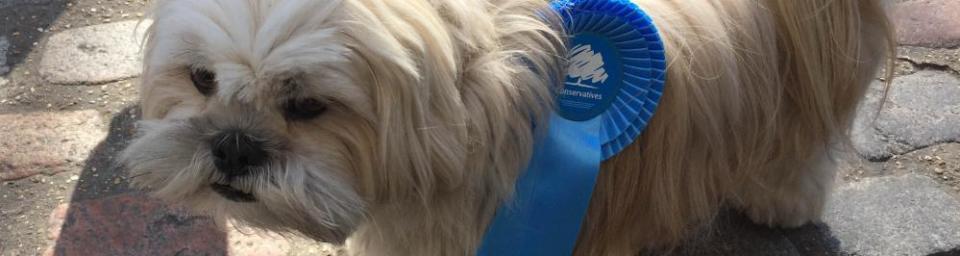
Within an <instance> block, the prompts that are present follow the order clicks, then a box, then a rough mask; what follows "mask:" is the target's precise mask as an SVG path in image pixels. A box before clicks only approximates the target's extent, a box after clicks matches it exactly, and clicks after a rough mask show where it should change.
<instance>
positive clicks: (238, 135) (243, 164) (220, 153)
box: [210, 130, 269, 202]
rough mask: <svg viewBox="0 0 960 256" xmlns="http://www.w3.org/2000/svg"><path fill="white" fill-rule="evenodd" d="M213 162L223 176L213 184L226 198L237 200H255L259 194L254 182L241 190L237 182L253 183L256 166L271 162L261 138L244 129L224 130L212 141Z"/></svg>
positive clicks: (214, 188)
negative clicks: (256, 137)
mask: <svg viewBox="0 0 960 256" xmlns="http://www.w3.org/2000/svg"><path fill="white" fill-rule="evenodd" d="M210 150H211V155H212V156H213V164H214V166H216V167H217V172H218V173H219V174H220V175H217V176H218V177H222V178H220V179H217V180H216V181H215V182H214V183H213V184H210V187H211V188H212V189H213V190H214V191H216V192H217V193H218V194H220V195H221V196H223V197H224V198H226V199H228V200H231V201H235V202H253V201H256V197H255V196H254V195H253V193H252V184H245V186H242V188H241V189H238V188H237V187H236V186H234V185H236V183H238V182H241V183H244V181H246V182H245V183H249V180H250V179H253V178H254V177H248V176H251V174H252V172H253V170H254V169H255V168H258V167H261V166H263V165H264V164H266V163H267V161H268V159H269V157H268V155H267V151H266V150H265V149H264V143H263V142H261V141H258V140H256V139H254V138H253V137H251V136H250V135H248V134H247V133H245V132H243V131H241V130H226V131H223V132H220V133H219V134H217V135H216V136H214V137H213V139H212V140H211V141H210Z"/></svg>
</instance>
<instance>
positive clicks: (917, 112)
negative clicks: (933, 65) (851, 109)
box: [852, 71, 960, 160]
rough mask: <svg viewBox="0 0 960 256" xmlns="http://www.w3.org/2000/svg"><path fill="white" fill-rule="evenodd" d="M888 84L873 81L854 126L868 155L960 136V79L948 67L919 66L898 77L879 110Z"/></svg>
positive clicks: (885, 154) (855, 138)
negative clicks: (944, 69)
mask: <svg viewBox="0 0 960 256" xmlns="http://www.w3.org/2000/svg"><path fill="white" fill-rule="evenodd" d="M882 96H883V85H882V83H880V82H876V83H874V84H873V85H872V86H871V89H870V92H869V93H868V96H867V100H866V101H865V103H864V104H863V105H862V106H860V109H859V110H858V116H857V119H856V120H855V122H854V127H853V131H852V136H853V144H854V147H855V148H856V149H857V151H858V152H859V153H860V154H861V155H862V156H864V157H866V158H869V159H872V160H883V159H887V158H889V157H891V156H893V155H894V154H902V153H906V152H909V151H912V150H915V149H918V148H923V147H927V146H930V145H933V144H938V143H944V142H956V141H958V140H960V128H958V127H960V79H958V78H957V77H956V76H954V75H952V74H950V73H947V72H937V71H919V72H917V73H915V74H912V75H908V76H903V77H898V78H897V79H895V80H894V82H893V85H892V86H891V88H890V90H889V94H888V98H887V99H886V101H885V103H884V104H883V109H882V111H880V113H879V116H878V115H877V112H878V111H877V110H878V109H879V107H880V105H879V103H880V101H881V100H882Z"/></svg>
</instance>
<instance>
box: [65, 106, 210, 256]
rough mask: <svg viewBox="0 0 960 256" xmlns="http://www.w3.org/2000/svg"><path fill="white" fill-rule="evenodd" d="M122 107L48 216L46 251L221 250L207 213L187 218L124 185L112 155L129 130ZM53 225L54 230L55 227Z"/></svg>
mask: <svg viewBox="0 0 960 256" xmlns="http://www.w3.org/2000/svg"><path fill="white" fill-rule="evenodd" d="M136 109H137V108H136V107H127V108H126V109H124V111H121V112H120V114H118V115H116V116H114V117H113V119H112V120H111V122H110V131H109V133H108V135H107V138H106V139H105V140H104V141H102V142H100V144H99V145H97V147H96V148H94V149H93V151H92V152H91V154H90V157H89V158H88V159H87V160H86V162H85V165H84V167H83V171H82V174H81V175H80V180H79V182H78V184H77V186H76V190H75V191H74V193H73V196H72V198H71V199H70V203H69V205H61V207H58V209H56V210H55V211H54V213H53V215H52V216H51V222H53V223H55V224H56V223H58V222H59V223H60V225H54V227H53V229H55V230H51V231H50V233H51V236H52V238H53V239H55V240H56V244H55V245H54V246H53V247H52V248H50V249H48V253H47V254H48V255H51V254H52V255H226V254H227V235H226V233H224V231H223V229H221V228H219V227H217V226H216V225H215V224H214V222H213V221H212V220H211V219H209V218H204V217H192V216H189V215H187V214H186V213H184V212H182V211H179V210H176V209H171V208H169V207H167V206H166V205H165V204H163V203H162V202H159V201H157V200H154V199H151V198H148V197H146V196H145V195H144V193H142V192H139V191H135V190H133V189H130V188H129V184H128V182H127V180H126V179H125V178H126V177H127V172H126V170H124V169H123V168H121V167H119V166H118V165H117V164H116V163H115V157H116V156H117V155H118V153H119V152H120V151H121V150H123V148H124V147H125V146H126V145H127V144H128V143H129V141H130V139H131V138H132V137H133V135H134V124H135V122H136V120H137V116H138V114H137V113H136ZM57 229H58V230H57Z"/></svg>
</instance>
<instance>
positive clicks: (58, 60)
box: [40, 21, 150, 84]
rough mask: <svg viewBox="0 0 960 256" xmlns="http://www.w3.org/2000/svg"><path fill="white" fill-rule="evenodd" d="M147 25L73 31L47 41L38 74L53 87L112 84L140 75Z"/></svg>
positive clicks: (121, 24)
mask: <svg viewBox="0 0 960 256" xmlns="http://www.w3.org/2000/svg"><path fill="white" fill-rule="evenodd" d="M149 24H150V23H149V22H143V23H140V24H139V26H138V21H123V22H116V23H109V24H102V25H95V26H89V27H82V28H76V29H72V30H66V31H63V32H60V33H57V34H55V35H53V36H51V37H50V39H49V41H47V44H46V46H45V49H44V53H43V58H42V60H41V61H40V74H41V75H42V76H43V77H44V78H45V79H46V80H47V81H49V82H52V83H56V84H88V83H103V82H109V81H115V80H119V79H124V78H130V77H134V76H137V75H139V74H140V69H141V56H140V55H141V53H140V42H141V41H142V40H141V39H142V38H143V32H144V31H145V30H146V28H147V27H148V26H149Z"/></svg>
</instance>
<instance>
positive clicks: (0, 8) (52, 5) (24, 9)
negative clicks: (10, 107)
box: [0, 0, 68, 75]
mask: <svg viewBox="0 0 960 256" xmlns="http://www.w3.org/2000/svg"><path fill="white" fill-rule="evenodd" d="M67 2H68V1H67V0H0V41H4V38H5V39H6V44H9V45H8V46H9V48H8V49H7V51H8V52H7V56H6V58H7V62H6V63H0V69H6V68H4V67H15V66H17V65H18V64H20V63H23V62H24V60H25V59H26V58H27V56H28V55H29V54H30V52H32V51H33V50H34V49H35V48H37V47H38V46H37V45H39V43H40V41H41V40H42V39H43V38H44V36H45V35H44V31H45V30H46V29H47V28H49V27H50V25H51V24H53V23H54V22H55V21H56V20H57V19H58V18H60V16H61V15H63V13H64V12H65V11H66V7H67ZM35 43H36V44H35ZM0 44H4V42H0ZM0 47H2V46H0ZM0 50H2V49H0ZM0 57H2V56H0ZM9 71H10V70H0V75H6V72H9Z"/></svg>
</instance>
